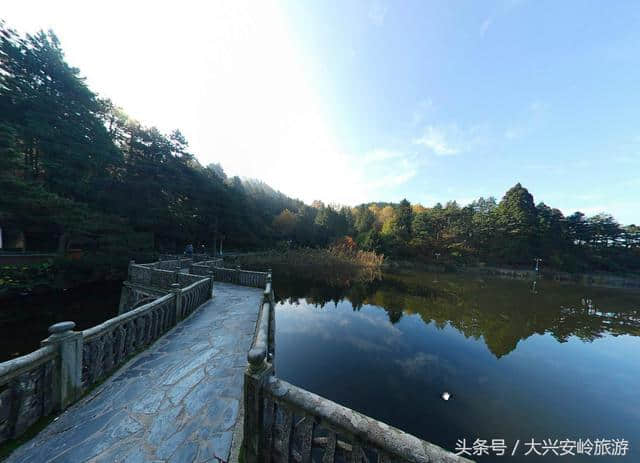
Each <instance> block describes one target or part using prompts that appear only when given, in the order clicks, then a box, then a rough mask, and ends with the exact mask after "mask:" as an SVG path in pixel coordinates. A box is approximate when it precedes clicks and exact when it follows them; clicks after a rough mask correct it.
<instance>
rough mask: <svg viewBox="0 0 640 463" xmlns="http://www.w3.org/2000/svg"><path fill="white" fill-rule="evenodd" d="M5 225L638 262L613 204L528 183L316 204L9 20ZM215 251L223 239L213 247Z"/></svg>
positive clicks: (140, 239)
mask: <svg viewBox="0 0 640 463" xmlns="http://www.w3.org/2000/svg"><path fill="white" fill-rule="evenodd" d="M0 226H2V227H3V230H10V229H12V228H13V229H15V230H19V231H20V232H21V233H22V234H23V235H24V237H25V240H26V243H27V246H28V247H29V248H31V249H41V250H53V249H58V250H64V249H67V248H69V247H72V246H76V245H77V246H79V247H81V248H82V249H85V250H92V251H94V252H97V253H99V252H102V253H106V254H113V253H116V252H117V253H121V254H123V255H125V256H126V255H127V254H132V253H134V252H136V251H140V250H143V249H154V250H158V251H175V250H177V249H181V248H182V247H183V246H184V245H185V244H186V243H188V242H191V243H193V244H195V245H200V244H206V245H207V246H209V247H213V246H215V245H217V244H218V243H220V242H222V241H224V243H225V249H228V248H230V247H231V248H239V249H260V248H268V247H274V246H276V245H278V244H281V245H285V246H287V247H296V246H325V245H328V244H330V243H331V242H334V241H335V240H336V239H339V238H342V237H344V236H351V237H353V238H354V240H355V242H356V243H358V245H359V246H360V247H361V248H364V249H367V250H375V251H376V252H382V253H384V254H386V255H391V256H397V257H401V258H418V259H421V260H427V261H428V260H441V261H443V260H444V261H451V262H460V263H471V262H486V263H490V264H510V265H531V262H532V259H534V258H537V257H539V258H542V259H543V260H544V261H545V262H546V263H547V264H548V265H551V266H554V267H556V268H562V269H567V270H576V271H578V270H588V269H601V270H615V271H638V270H640V249H639V248H640V230H639V229H638V227H637V226H635V225H630V226H627V227H622V226H620V225H619V224H618V223H617V222H616V221H615V219H614V218H613V217H612V216H610V215H607V214H599V215H596V216H593V217H587V216H585V215H584V214H582V213H580V212H576V213H574V214H572V215H570V216H568V217H565V216H564V215H563V214H562V212H560V211H559V210H558V209H554V208H552V207H551V206H548V205H546V204H544V203H539V204H538V205H536V204H535V202H534V198H533V196H532V195H531V194H530V193H529V192H528V191H527V189H526V188H524V187H523V186H522V185H520V184H519V183H518V184H516V185H515V186H514V187H513V188H511V189H510V190H509V191H507V192H506V194H505V195H504V197H503V198H502V200H501V201H499V202H498V201H496V199H494V198H479V199H478V200H476V201H474V202H472V203H471V204H469V205H467V206H464V207H462V206H460V205H458V204H457V203H456V202H455V201H453V202H448V203H446V204H445V205H444V206H442V205H441V204H436V205H435V206H433V207H424V206H423V205H420V204H413V205H412V204H411V203H410V202H409V201H408V200H406V199H404V200H402V201H401V202H400V203H397V204H395V203H381V202H378V203H368V204H361V205H359V206H356V207H345V206H340V205H325V204H324V203H322V202H320V201H315V202H314V203H313V204H312V205H311V206H308V205H306V204H304V203H303V202H302V201H299V200H296V199H292V198H289V197H287V196H286V195H284V194H282V193H280V192H279V191H277V190H275V189H273V188H271V187H270V186H268V185H266V184H265V183H263V182H261V181H259V180H247V179H240V178H238V177H228V176H227V175H226V173H225V172H224V169H223V168H222V166H221V165H220V163H212V164H210V165H208V166H202V165H201V164H200V163H199V162H198V160H197V158H196V156H195V155H194V153H192V152H191V151H190V148H189V143H188V141H187V139H186V138H185V137H184V135H183V134H182V133H181V132H180V131H179V130H175V131H173V132H171V133H170V134H164V133H162V132H160V131H159V130H158V129H156V128H155V127H146V126H144V125H143V124H141V123H140V122H138V121H136V120H134V119H132V118H130V117H129V116H128V115H127V114H126V112H125V111H124V110H123V109H121V108H119V107H117V106H116V105H115V104H114V103H113V102H111V101H110V100H108V99H104V98H100V97H99V96H98V95H97V94H95V93H94V92H93V91H91V89H89V87H88V86H87V84H86V82H85V80H84V79H83V78H82V76H81V74H80V71H79V70H78V69H76V68H73V67H71V66H69V65H68V64H67V63H66V61H65V58H64V53H63V51H62V48H61V46H60V42H59V41H58V39H57V37H56V36H55V34H54V33H53V32H51V31H49V32H40V33H37V34H35V35H26V36H22V35H20V34H18V33H17V32H15V31H14V30H12V29H10V28H8V27H7V26H6V25H5V24H4V23H1V22H0ZM216 247H217V246H216Z"/></svg>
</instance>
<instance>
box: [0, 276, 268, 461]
mask: <svg viewBox="0 0 640 463" xmlns="http://www.w3.org/2000/svg"><path fill="white" fill-rule="evenodd" d="M215 288H216V293H215V298H214V299H213V300H211V301H208V302H207V303H205V304H204V305H203V306H202V307H201V308H200V309H198V310H197V311H196V312H194V314H192V316H190V317H189V318H188V319H187V320H185V321H184V322H182V323H181V324H180V325H179V326H178V327H177V328H174V329H173V330H172V331H170V332H169V333H168V335H167V336H165V337H163V338H162V339H160V340H159V341H158V342H156V343H154V344H153V345H152V346H151V347H150V348H149V349H148V350H147V351H145V352H142V353H141V354H139V355H138V357H137V358H136V359H134V361H133V362H131V363H130V364H129V365H128V366H125V367H124V368H125V369H124V371H122V372H121V373H119V374H118V376H116V377H112V378H110V379H107V380H106V381H105V383H104V384H103V385H102V386H100V387H98V388H97V389H95V390H94V391H92V392H91V393H90V394H89V396H87V397H86V398H85V399H83V400H81V401H80V402H78V403H76V404H75V405H73V406H72V407H70V408H69V409H68V410H67V411H66V412H65V413H64V414H63V415H61V416H60V418H59V419H58V420H56V421H54V422H52V423H50V424H49V425H48V426H47V427H46V428H45V429H44V430H43V431H41V432H40V433H39V434H38V435H37V436H36V437H35V438H34V439H32V440H31V441H30V442H28V443H26V444H24V445H23V446H22V447H20V448H19V449H17V450H16V451H15V452H14V453H13V454H12V455H10V456H9V457H8V459H7V460H6V463H19V462H41V461H42V462H44V461H50V460H54V459H55V461H56V462H67V461H69V462H73V463H76V462H83V461H88V460H91V461H95V462H128V463H138V462H151V461H169V462H192V461H195V460H196V457H197V459H198V461H216V459H222V460H225V461H226V460H228V456H229V452H230V449H231V442H232V429H233V426H234V425H235V423H236V420H237V419H238V410H239V399H240V398H241V397H242V384H243V380H244V369H245V368H246V364H247V360H246V359H247V352H248V350H249V347H250V344H251V339H252V336H253V332H254V330H255V325H256V321H257V316H258V309H259V307H258V303H259V301H260V298H261V296H262V292H261V291H260V290H258V289H254V288H244V287H239V286H233V285H229V284H225V283H215ZM159 459H160V460H159Z"/></svg>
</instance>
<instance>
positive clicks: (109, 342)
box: [103, 332, 113, 373]
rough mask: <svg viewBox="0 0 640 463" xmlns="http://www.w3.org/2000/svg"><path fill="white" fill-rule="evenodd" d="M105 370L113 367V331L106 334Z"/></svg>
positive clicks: (107, 370)
mask: <svg viewBox="0 0 640 463" xmlns="http://www.w3.org/2000/svg"><path fill="white" fill-rule="evenodd" d="M103 350H104V372H105V373H107V372H109V371H111V370H112V369H113V332H109V333H106V334H105V335H104V349H103Z"/></svg>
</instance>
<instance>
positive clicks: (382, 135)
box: [3, 0, 640, 224]
mask: <svg viewBox="0 0 640 463" xmlns="http://www.w3.org/2000/svg"><path fill="white" fill-rule="evenodd" d="M12 3H13V5H11V6H9V5H7V7H8V8H4V7H3V10H6V11H5V12H4V13H3V17H4V18H5V19H6V20H7V21H8V22H9V24H10V25H13V26H15V27H17V28H19V29H21V30H24V31H32V30H35V29H37V28H40V27H52V28H54V30H55V31H56V32H57V33H58V35H59V36H60V38H61V40H62V44H63V46H64V48H65V50H66V51H67V57H68V59H69V61H71V62H72V64H74V65H76V66H78V67H80V68H81V69H82V70H83V73H84V74H85V75H86V76H87V78H88V81H89V84H90V85H91V86H92V88H94V89H95V90H97V91H98V92H99V93H100V94H102V95H105V96H110V97H111V98H112V99H113V100H114V101H115V102H116V103H117V104H120V105H122V106H123V107H124V108H125V109H126V110H127V111H128V112H129V113H130V114H132V115H133V116H134V117H136V118H138V119H140V120H141V121H142V122H144V123H147V124H155V125H158V126H159V127H160V128H161V129H163V130H170V129H172V128H174V127H178V128H180V129H181V130H183V131H184V132H185V134H186V135H187V137H188V138H189V139H190V140H191V142H192V148H193V150H194V151H195V152H196V154H197V156H198V158H199V159H200V160H201V161H202V162H203V163H205V164H206V163H208V162H221V164H222V165H223V167H224V168H225V169H226V170H227V171H228V172H229V173H230V174H234V175H240V176H249V177H257V178H260V179H262V180H265V181H267V182H268V183H270V184H271V185H272V186H274V187H275V188H277V189H280V190H281V191H283V192H284V193H287V194H289V195H292V196H296V197H300V198H301V199H304V200H305V201H307V202H311V201H312V200H314V199H322V200H324V201H326V202H338V203H342V204H350V205H352V204H355V203H358V202H361V201H375V200H379V201H398V200H400V199H402V198H403V197H406V198H407V199H409V200H410V201H411V202H421V203H423V204H424V205H426V206H429V205H432V204H434V203H435V202H437V201H441V202H445V201H447V200H449V199H456V200H458V201H459V202H461V203H467V202H469V201H471V200H473V199H475V198H477V197H479V196H491V195H493V196H496V197H498V198H500V197H501V196H502V194H504V192H505V191H506V190H507V189H508V188H509V187H510V186H512V185H514V184H515V183H516V182H521V183H522V184H523V185H524V186H526V187H527V188H529V190H530V191H531V192H532V193H533V194H534V197H535V199H536V201H544V202H546V203H547V204H549V205H551V206H555V207H559V208H560V209H561V210H563V211H564V212H565V213H571V212H573V211H574V210H582V211H584V212H586V213H588V214H594V213H597V212H600V211H606V212H610V213H612V214H614V216H615V217H616V218H617V219H618V220H619V221H620V222H622V223H623V224H628V223H633V222H635V223H640V207H639V205H640V201H639V200H638V198H640V128H639V125H638V121H640V117H639V116H640V53H639V52H638V51H639V50H640V3H637V2H632V1H617V2H604V1H601V2H587V1H565V2H557V1H536V2H533V1H525V0H520V1H516V0H509V1H504V0H503V1H496V2H489V1H485V2H472V1H468V2H462V1H456V2H450V1H440V2H427V1H417V2H408V1H403V2H383V1H351V2H344V1H304V2H300V1H286V2H278V3H271V2H259V3H258V2H239V1H237V2H212V3H211V4H209V5H202V4H201V2H189V1H185V2H181V3H179V4H176V3H175V2H154V3H149V4H144V2H141V3H140V4H137V3H136V4H135V5H131V4H127V2H121V1H116V2H113V3H110V4H109V5H108V6H107V5H102V6H100V7H98V8H101V9H102V10H101V11H100V10H99V11H97V12H93V11H88V10H85V9H83V7H82V6H81V5H82V2H75V1H68V2H62V3H60V4H59V3H56V5H55V7H54V6H52V5H48V4H47V2H12ZM27 3H29V5H27ZM49 3H52V2H49ZM129 3H131V2H129ZM125 12H126V14H125ZM115 24H117V27H116V28H115V29H114V25H115Z"/></svg>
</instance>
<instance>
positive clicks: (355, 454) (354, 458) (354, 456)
mask: <svg viewBox="0 0 640 463" xmlns="http://www.w3.org/2000/svg"><path fill="white" fill-rule="evenodd" d="M360 462H362V447H361V446H360V441H358V440H357V438H354V439H353V444H351V456H350V458H349V463H360Z"/></svg>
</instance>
